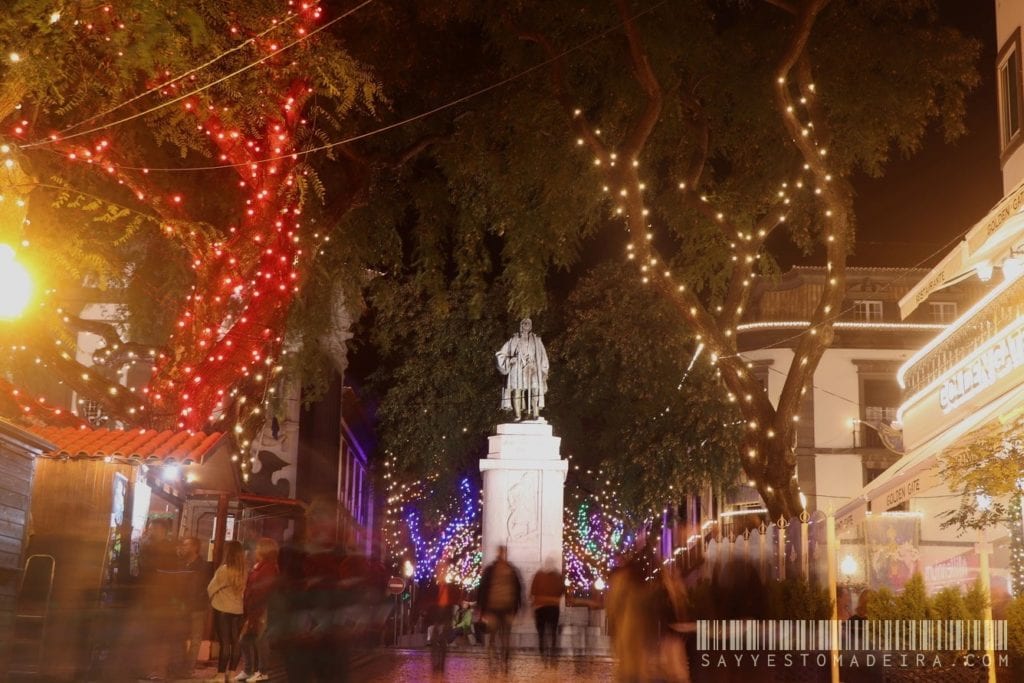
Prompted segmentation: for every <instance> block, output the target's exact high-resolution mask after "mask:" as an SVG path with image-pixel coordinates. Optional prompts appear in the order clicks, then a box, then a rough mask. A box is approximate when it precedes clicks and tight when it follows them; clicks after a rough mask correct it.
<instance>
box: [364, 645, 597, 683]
mask: <svg viewBox="0 0 1024 683" xmlns="http://www.w3.org/2000/svg"><path fill="white" fill-rule="evenodd" d="M579 664H580V666H577V662H576V661H574V660H572V659H566V658H563V659H561V660H559V662H558V667H557V668H554V669H551V668H548V669H545V668H544V665H543V663H542V662H541V659H540V657H539V656H537V655H534V654H523V653H519V654H517V655H516V656H515V657H514V658H513V660H512V666H511V667H510V671H509V674H508V675H507V676H505V675H503V674H500V673H492V672H491V671H489V670H488V667H487V658H486V657H485V656H484V655H483V654H482V653H467V652H453V653H451V654H450V655H449V658H448V666H447V667H446V669H445V672H444V673H443V674H433V673H431V670H430V653H429V652H427V651H425V650H399V651H389V652H387V653H385V654H384V655H382V656H378V657H375V658H373V660H372V661H371V662H369V663H368V664H366V665H364V666H362V667H360V668H358V669H356V670H355V671H353V672H352V680H353V681H359V682H360V683H418V682H419V681H452V682H453V683H462V682H463V681H467V682H468V681H495V682H497V681H501V682H506V681H529V682H530V683H556V682H560V681H573V682H579V683H587V682H589V681H593V682H595V683H596V682H598V681H602V682H603V681H611V680H612V663H611V660H609V659H606V658H599V659H588V660H583V661H581V662H579Z"/></svg>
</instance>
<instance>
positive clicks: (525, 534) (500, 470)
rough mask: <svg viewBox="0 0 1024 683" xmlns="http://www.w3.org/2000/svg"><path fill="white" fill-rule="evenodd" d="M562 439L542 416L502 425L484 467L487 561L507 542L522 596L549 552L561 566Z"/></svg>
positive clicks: (565, 464) (564, 465)
mask: <svg viewBox="0 0 1024 683" xmlns="http://www.w3.org/2000/svg"><path fill="white" fill-rule="evenodd" d="M560 442H561V439H560V438H558V437H556V436H555V435H554V433H553V431H552V429H551V425H549V424H548V423H547V422H546V421H544V420H530V421H526V422H514V423H508V424H500V425H498V431H497V434H495V435H494V436H492V437H490V439H489V448H488V453H487V458H486V459H485V460H481V461H480V471H481V472H482V473H483V480H484V482H483V498H484V503H483V551H484V560H483V561H484V566H486V565H488V564H490V563H491V562H493V561H494V559H495V557H496V556H497V550H498V546H500V545H505V546H507V547H508V559H509V561H510V562H511V563H512V564H513V565H514V566H515V567H517V568H518V569H519V572H520V574H521V576H522V579H523V584H524V585H523V592H524V598H528V597H529V596H528V593H529V589H530V581H531V580H532V579H533V575H534V574H535V573H536V572H537V570H538V569H540V568H541V566H542V565H543V564H544V561H545V560H546V559H547V558H549V557H550V558H552V559H554V561H555V563H556V565H557V566H558V567H559V568H561V566H562V506H563V490H564V487H565V475H566V473H567V472H568V470H569V463H568V462H567V461H565V460H562V458H561V456H560V455H559V453H558V446H559V443H560Z"/></svg>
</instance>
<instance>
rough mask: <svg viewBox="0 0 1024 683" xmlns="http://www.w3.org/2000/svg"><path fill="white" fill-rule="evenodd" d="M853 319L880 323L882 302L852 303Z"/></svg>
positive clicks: (863, 301)
mask: <svg viewBox="0 0 1024 683" xmlns="http://www.w3.org/2000/svg"><path fill="white" fill-rule="evenodd" d="M853 317H854V319H855V320H860V321H863V322H881V320H882V302H881V301H866V300H858V301H854V302H853Z"/></svg>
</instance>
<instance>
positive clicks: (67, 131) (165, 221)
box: [0, 0, 422, 464]
mask: <svg viewBox="0 0 1024 683" xmlns="http://www.w3.org/2000/svg"><path fill="white" fill-rule="evenodd" d="M349 14H351V12H350V13H349ZM343 18H347V15H336V16H334V17H332V18H331V20H330V23H328V22H327V18H326V17H324V16H323V8H322V7H321V6H320V5H318V4H317V3H316V2H311V3H302V4H301V5H300V4H297V3H281V2H278V1H277V0H255V1H254V2H247V3H244V5H237V6H236V5H230V4H229V5H225V4H221V3H212V4H211V3H199V4H195V3H193V4H188V3H179V2H173V1H171V0H161V1H158V2H153V1H151V0H146V1H144V2H143V1H131V0H130V1H128V2H123V3H117V4H116V5H114V4H97V3H86V2H75V3H62V4H61V6H60V7H59V9H58V8H55V6H54V5H53V3H46V2H41V1H40V0H19V2H17V3H15V4H14V5H13V6H12V7H10V8H8V9H7V11H6V12H5V14H4V17H3V18H2V19H0V35H2V36H4V44H5V45H9V46H17V47H16V52H12V53H11V55H10V58H9V59H8V60H7V61H6V62H5V64H4V66H3V71H2V73H0V79H2V80H0V119H2V120H3V121H4V128H3V130H4V131H5V132H7V134H8V135H10V137H9V138H8V139H7V140H6V141H5V142H6V144H4V146H3V147H2V150H3V154H4V155H5V156H6V165H7V167H8V168H9V169H12V173H11V174H9V176H8V177H7V178H6V179H5V181H6V182H4V185H5V186H4V187H3V194H4V195H5V197H6V198H7V199H8V200H15V199H16V200H17V202H16V204H17V206H18V207H19V208H21V209H22V212H21V215H20V216H17V217H16V219H15V220H9V221H8V222H7V223H6V224H5V225H3V226H2V230H3V233H2V235H0V238H2V239H3V241H5V242H9V243H13V244H20V245H22V248H21V254H20V257H21V258H22V259H23V260H25V261H26V262H28V263H29V265H30V266H31V267H32V269H33V271H34V273H35V275H36V279H37V290H38V291H40V292H42V294H41V295H40V296H39V298H38V301H37V303H38V304H39V306H38V308H33V310H32V311H30V313H29V314H28V315H26V317H25V319H24V320H23V321H20V322H18V323H17V324H12V325H10V326H9V327H8V329H5V330H3V333H4V336H5V337H7V336H10V337H11V338H13V339H17V340H18V345H17V347H16V348H14V350H13V351H6V350H7V349H11V348H12V347H11V346H9V345H7V344H5V345H4V348H5V354H6V356H7V357H5V358H4V359H3V361H4V370H5V374H6V376H7V377H8V379H10V380H12V383H9V384H7V385H6V388H7V389H8V391H7V392H5V396H4V398H5V399H8V400H11V399H13V400H14V401H15V402H16V403H17V404H18V409H19V412H22V413H24V414H26V415H29V416H31V415H38V414H40V413H42V415H40V416H39V419H46V420H59V419H62V418H66V417H67V416H66V414H64V415H62V414H61V411H60V410H59V409H58V410H48V409H47V408H46V403H45V402H44V401H43V400H41V398H37V397H31V396H30V395H29V393H28V392H26V391H24V387H22V388H20V389H19V386H18V385H23V384H26V383H27V384H32V383H33V380H34V379H35V380H36V383H38V378H39V375H40V373H39V372H38V371H39V370H40V369H41V370H42V372H43V373H45V375H46V376H48V377H55V378H58V379H59V380H60V381H61V382H62V383H63V384H65V385H67V386H68V387H70V388H72V389H73V390H75V391H76V392H78V394H79V395H80V396H84V397H86V398H89V399H92V400H94V401H96V402H97V403H99V404H100V405H102V406H103V408H104V410H105V412H107V413H108V414H109V415H111V416H112V417H114V418H115V419H118V420H121V421H123V422H126V423H128V424H131V425H140V426H149V427H160V428H165V427H166V428H179V429H202V428H204V427H207V426H211V425H212V426H214V427H216V428H220V429H230V430H232V431H233V432H234V433H236V434H237V435H238V440H239V441H240V442H241V446H243V447H244V446H246V445H247V441H246V440H247V438H248V435H249V434H251V432H252V430H253V429H255V428H256V427H258V425H260V424H261V423H262V421H263V418H264V416H265V414H266V407H267V406H266V405H265V404H266V403H267V399H268V397H270V395H272V394H273V393H274V391H275V385H276V383H277V377H278V376H279V374H278V373H279V372H280V371H281V370H282V368H283V366H285V365H290V364H289V363H288V359H287V358H286V356H287V350H286V348H285V337H286V328H287V327H288V326H289V323H290V328H291V333H290V335H288V336H289V340H290V343H289V346H290V347H291V348H292V349H296V348H298V349H300V350H305V351H311V352H312V353H306V354H303V353H293V354H292V356H293V357H294V356H302V357H303V358H306V359H308V357H309V356H318V357H321V358H322V357H323V356H324V353H323V352H322V351H321V350H320V349H318V343H317V342H319V341H320V340H321V339H322V338H323V337H324V336H325V335H329V334H331V333H332V332H333V330H331V329H329V328H330V323H331V321H333V316H332V315H331V314H332V313H333V312H334V311H335V309H336V308H337V307H338V305H339V303H338V302H339V300H343V299H344V292H345V288H344V287H342V286H339V285H338V284H337V283H338V282H339V281H347V283H348V288H349V291H351V290H353V289H354V290H356V291H358V289H359V287H360V286H361V284H362V280H363V273H364V272H365V262H363V261H360V260H359V257H360V255H361V254H360V251H359V249H358V246H359V245H358V239H359V237H362V236H363V235H364V234H365V232H366V230H364V231H363V233H361V234H360V235H342V236H341V237H342V238H346V237H347V238H349V239H348V242H347V244H339V242H342V239H335V240H334V241H333V242H332V240H331V232H332V230H333V228H334V227H335V226H336V225H337V222H338V219H339V217H340V216H342V215H344V214H345V213H346V212H348V211H349V210H351V209H352V208H353V207H356V206H358V205H359V203H360V202H361V201H363V199H364V197H365V192H366V190H367V185H366V183H367V182H368V180H369V178H370V175H371V174H370V172H369V171H368V168H369V167H370V166H371V165H373V164H380V165H382V166H387V167H388V168H395V167H397V166H400V165H401V164H402V163H404V162H405V161H406V160H408V159H411V158H413V157H414V156H415V154H416V153H417V152H418V150H419V149H422V144H421V145H419V146H416V147H414V148H412V149H406V150H402V151H401V153H400V154H396V155H394V156H392V157H382V158H379V159H374V158H368V157H366V156H362V155H359V154H357V153H355V152H354V151H351V150H346V151H344V152H343V153H341V154H338V155H335V154H334V153H333V151H332V150H334V149H336V148H337V147H336V146H330V145H328V144H325V143H328V142H329V139H337V138H339V137H341V134H342V132H350V131H352V130H356V129H358V128H359V127H360V126H363V127H365V126H366V125H367V123H368V122H370V123H372V121H373V119H374V118H375V116H376V113H377V111H378V107H380V106H381V105H382V104H384V99H383V96H382V93H381V91H380V88H379V85H378V81H377V80H376V79H375V77H374V76H373V75H372V73H371V71H370V70H369V68H368V67H366V66H365V65H364V64H363V63H360V62H358V61H356V59H354V58H353V57H352V56H351V54H350V53H349V52H348V51H347V50H346V48H344V47H343V46H342V41H343V39H344V35H345V34H344V31H345V30H349V29H348V26H346V24H345V23H344V22H341V21H340V20H341V19H343ZM339 22H340V23H339ZM84 74H87V77H83V75H84ZM314 147H316V148H318V149H319V150H320V154H319V156H317V157H314V156H312V155H311V154H307V152H308V151H309V150H310V149H311V148H314ZM15 171H16V172H17V173H15ZM324 177H326V178H329V180H330V182H331V184H332V188H334V191H332V192H331V194H330V196H327V194H326V192H325V181H324V179H323V178H324ZM9 203H10V202H9ZM336 236H337V235H336ZM364 241H365V240H364ZM352 283H355V284H352ZM300 293H301V294H302V296H300ZM297 300H299V301H301V303H302V305H301V306H295V305H294V304H295V302H296V301H297ZM348 301H349V302H350V303H351V302H352V301H353V299H352V298H351V297H350V298H349V299H348ZM88 302H106V303H112V304H115V305H117V306H118V307H119V309H120V312H121V315H120V318H119V319H118V320H115V321H98V320H88V319H85V318H83V317H81V316H80V315H79V314H78V313H79V310H80V309H81V306H82V305H83V304H84V303H88ZM325 321H326V322H325ZM81 331H88V332H92V333H94V334H97V335H99V336H100V337H101V338H102V339H103V340H104V344H103V346H102V348H101V349H100V351H99V352H98V353H97V354H95V357H94V358H91V359H84V362H80V361H82V360H83V359H79V358H76V354H75V349H74V339H75V333H77V332H81ZM136 364H142V365H146V366H149V365H151V366H152V377H151V378H150V377H148V376H147V377H145V378H144V379H143V380H142V382H141V384H145V385H146V386H145V388H142V387H141V386H131V387H129V390H126V389H125V388H124V387H123V386H120V384H119V381H118V379H119V375H120V373H121V371H122V370H123V369H125V368H129V367H131V366H133V365H136ZM295 365H296V366H297V367H300V368H302V367H303V361H297V362H296V363H295ZM305 365H306V366H309V365H313V363H311V362H306V364H305ZM33 373H35V374H34V375H33ZM145 374H146V375H148V374H149V373H145ZM133 384H134V383H133ZM137 389H139V390H138V391H137ZM243 464H244V459H243Z"/></svg>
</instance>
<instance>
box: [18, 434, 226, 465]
mask: <svg viewBox="0 0 1024 683" xmlns="http://www.w3.org/2000/svg"><path fill="white" fill-rule="evenodd" d="M29 431H30V432H32V433H34V434H35V435H36V436H39V437H42V438H43V439H46V440H47V441H49V442H51V443H52V444H55V445H56V448H55V449H54V450H52V451H51V452H49V453H47V455H50V456H69V457H73V458H77V457H85V458H104V457H117V458H128V459H137V460H139V461H143V462H154V461H155V462H157V463H168V464H169V463H178V464H182V465H188V464H192V463H200V464H201V463H202V462H203V460H204V459H205V458H208V457H209V456H210V455H212V453H213V452H214V451H215V450H216V449H217V447H218V446H219V445H220V444H221V441H222V440H224V439H225V438H226V437H225V435H224V434H223V433H221V432H214V433H212V434H206V433H204V432H172V431H158V430H155V429H82V428H75V427H32V428H30V429H29Z"/></svg>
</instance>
